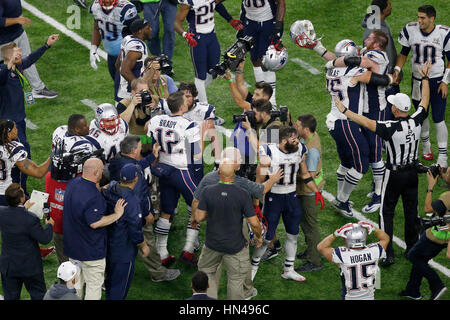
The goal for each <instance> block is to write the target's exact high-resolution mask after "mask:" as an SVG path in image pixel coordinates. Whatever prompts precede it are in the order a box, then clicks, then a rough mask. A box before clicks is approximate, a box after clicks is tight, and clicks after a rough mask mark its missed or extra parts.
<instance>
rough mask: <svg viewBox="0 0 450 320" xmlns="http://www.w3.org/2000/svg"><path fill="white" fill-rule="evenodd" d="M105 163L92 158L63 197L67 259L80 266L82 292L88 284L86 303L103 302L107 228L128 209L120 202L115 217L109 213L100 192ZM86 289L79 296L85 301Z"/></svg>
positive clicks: (65, 253)
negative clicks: (89, 301)
mask: <svg viewBox="0 0 450 320" xmlns="http://www.w3.org/2000/svg"><path fill="white" fill-rule="evenodd" d="M102 172H103V163H102V161H101V160H100V159H97V158H90V159H88V160H86V162H85V163H84V165H83V175H82V176H81V177H77V178H74V179H72V180H70V182H69V183H68V184H67V188H66V192H65V194H64V210H63V228H64V255H65V256H67V257H68V258H69V259H72V260H76V261H75V262H76V263H77V264H78V265H79V266H80V269H81V276H80V283H81V288H82V287H83V284H84V283H86V295H85V297H84V299H85V300H100V299H101V297H102V285H103V282H104V279H105V266H106V238H107V234H106V228H103V227H106V226H108V225H110V224H111V223H114V222H116V221H117V220H118V219H119V218H120V217H121V216H122V214H123V211H124V208H125V206H126V203H125V200H124V199H119V200H118V201H117V203H116V205H115V207H114V213H111V214H108V212H106V201H105V199H104V198H103V197H102V194H101V193H100V191H99V182H100V179H101V177H102ZM82 293H83V289H80V290H79V291H78V290H77V294H78V295H79V296H80V297H83V294H82Z"/></svg>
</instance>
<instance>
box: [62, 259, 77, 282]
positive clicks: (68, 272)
mask: <svg viewBox="0 0 450 320" xmlns="http://www.w3.org/2000/svg"><path fill="white" fill-rule="evenodd" d="M77 272H78V269H77V267H76V266H75V265H74V264H73V263H72V262H70V261H66V262H63V263H61V265H60V266H59V268H58V278H59V279H61V280H64V281H65V282H69V281H70V280H72V279H73V278H74V277H75V275H76V274H77Z"/></svg>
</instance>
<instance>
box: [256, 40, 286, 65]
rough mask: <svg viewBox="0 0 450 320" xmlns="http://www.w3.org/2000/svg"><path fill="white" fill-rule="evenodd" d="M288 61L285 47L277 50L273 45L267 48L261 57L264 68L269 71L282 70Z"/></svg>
mask: <svg viewBox="0 0 450 320" xmlns="http://www.w3.org/2000/svg"><path fill="white" fill-rule="evenodd" d="M287 61H288V52H287V49H286V47H283V48H282V49H277V48H275V46H274V45H273V44H271V45H270V46H269V48H268V49H267V51H266V53H265V54H264V56H263V57H262V64H263V66H264V68H266V69H267V70H269V71H278V70H281V69H283V68H284V66H285V65H286V63H287Z"/></svg>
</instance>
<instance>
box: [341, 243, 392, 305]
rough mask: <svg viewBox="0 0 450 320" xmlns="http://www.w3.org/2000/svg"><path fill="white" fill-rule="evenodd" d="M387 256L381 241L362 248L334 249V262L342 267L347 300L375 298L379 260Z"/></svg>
mask: <svg viewBox="0 0 450 320" xmlns="http://www.w3.org/2000/svg"><path fill="white" fill-rule="evenodd" d="M384 257H386V251H385V250H384V249H383V247H382V246H381V245H380V244H379V243H372V244H369V245H368V246H366V247H364V248H363V249H361V250H358V249H350V248H347V247H338V248H335V249H334V250H333V253H332V259H333V262H334V263H336V264H338V265H339V266H340V268H341V277H343V286H344V287H343V288H342V289H343V290H342V294H343V298H344V299H345V300H373V299H374V291H375V277H376V273H377V270H378V260H379V259H381V258H384Z"/></svg>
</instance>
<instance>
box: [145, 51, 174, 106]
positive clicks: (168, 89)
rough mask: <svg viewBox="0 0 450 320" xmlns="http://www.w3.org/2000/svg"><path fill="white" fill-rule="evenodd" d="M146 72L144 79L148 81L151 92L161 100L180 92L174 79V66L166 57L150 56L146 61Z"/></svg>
mask: <svg viewBox="0 0 450 320" xmlns="http://www.w3.org/2000/svg"><path fill="white" fill-rule="evenodd" d="M144 66H145V70H144V73H143V75H142V77H143V78H144V79H145V80H147V81H148V87H149V91H150V92H151V93H152V94H154V95H157V96H158V97H160V98H167V97H168V96H169V94H171V93H174V92H176V91H178V88H177V86H176V85H175V82H174V81H173V79H172V78H171V77H170V76H169V75H168V74H172V73H173V72H172V66H171V65H170V64H169V60H168V59H167V57H166V56H164V55H162V56H150V57H147V58H146V59H145V60H144Z"/></svg>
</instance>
